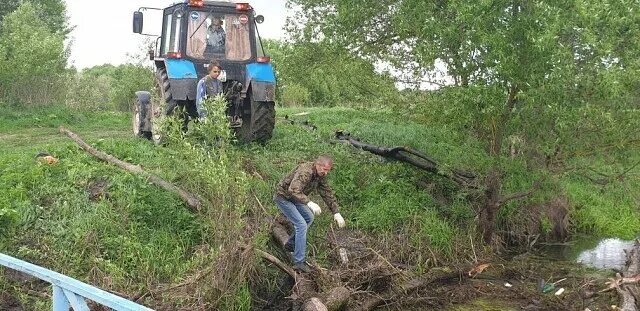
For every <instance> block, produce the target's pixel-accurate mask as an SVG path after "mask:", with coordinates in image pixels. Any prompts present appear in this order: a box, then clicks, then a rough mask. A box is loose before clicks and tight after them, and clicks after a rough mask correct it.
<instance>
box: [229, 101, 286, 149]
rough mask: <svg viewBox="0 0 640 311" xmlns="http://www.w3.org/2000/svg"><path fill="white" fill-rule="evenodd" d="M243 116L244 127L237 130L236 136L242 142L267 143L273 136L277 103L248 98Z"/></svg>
mask: <svg viewBox="0 0 640 311" xmlns="http://www.w3.org/2000/svg"><path fill="white" fill-rule="evenodd" d="M245 105H248V106H249V105H250V107H246V109H244V113H243V115H242V126H241V127H239V128H236V136H237V137H238V139H239V140H240V141H242V142H252V141H256V142H259V143H266V142H267V141H268V140H269V139H270V138H271V136H272V135H273V128H274V127H275V121H276V110H275V103H274V102H272V101H255V100H253V99H252V98H250V97H249V98H247V99H246V101H245Z"/></svg>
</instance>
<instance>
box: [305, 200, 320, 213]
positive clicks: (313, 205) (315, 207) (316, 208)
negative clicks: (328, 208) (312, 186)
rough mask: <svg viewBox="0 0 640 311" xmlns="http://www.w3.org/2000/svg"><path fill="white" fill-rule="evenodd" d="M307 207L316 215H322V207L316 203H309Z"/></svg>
mask: <svg viewBox="0 0 640 311" xmlns="http://www.w3.org/2000/svg"><path fill="white" fill-rule="evenodd" d="M307 206H308V207H309V208H310V209H311V211H312V212H313V213H314V214H316V215H320V212H321V210H320V205H318V204H316V203H314V202H312V201H309V203H307Z"/></svg>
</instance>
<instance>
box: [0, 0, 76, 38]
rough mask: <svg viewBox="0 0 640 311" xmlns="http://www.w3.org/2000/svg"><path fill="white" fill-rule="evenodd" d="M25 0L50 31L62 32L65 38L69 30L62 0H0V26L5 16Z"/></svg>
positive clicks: (65, 9)
mask: <svg viewBox="0 0 640 311" xmlns="http://www.w3.org/2000/svg"><path fill="white" fill-rule="evenodd" d="M25 2H30V3H31V4H32V5H33V6H34V8H35V9H36V12H37V15H38V19H40V20H42V21H44V22H45V24H46V25H47V28H48V29H49V30H50V31H52V32H54V33H57V34H62V35H64V36H65V38H66V36H67V35H68V34H69V33H70V32H71V28H70V27H69V24H68V19H67V8H66V6H65V3H64V1H63V0H28V1H17V0H0V26H1V25H2V23H3V20H4V17H5V16H7V15H8V14H10V13H12V12H13V11H15V10H16V9H17V8H18V7H19V6H20V5H21V4H22V3H25Z"/></svg>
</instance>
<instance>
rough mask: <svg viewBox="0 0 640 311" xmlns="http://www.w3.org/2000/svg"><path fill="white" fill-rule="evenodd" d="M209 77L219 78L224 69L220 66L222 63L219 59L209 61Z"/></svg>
mask: <svg viewBox="0 0 640 311" xmlns="http://www.w3.org/2000/svg"><path fill="white" fill-rule="evenodd" d="M208 70H209V77H211V78H213V79H217V78H218V76H220V71H221V70H222V67H221V66H220V63H219V62H218V61H217V60H212V61H211V62H210V63H209V67H208Z"/></svg>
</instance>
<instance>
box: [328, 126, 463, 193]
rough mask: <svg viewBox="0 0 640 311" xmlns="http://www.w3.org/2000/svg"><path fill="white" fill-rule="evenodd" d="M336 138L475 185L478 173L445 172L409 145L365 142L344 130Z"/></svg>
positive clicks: (455, 170) (457, 181)
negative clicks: (382, 144) (381, 144)
mask: <svg viewBox="0 0 640 311" xmlns="http://www.w3.org/2000/svg"><path fill="white" fill-rule="evenodd" d="M336 139H338V140H339V141H343V142H346V143H349V144H351V145H352V146H354V147H356V148H360V149H362V150H365V151H368V152H371V153H373V154H375V155H379V156H382V157H385V158H392V159H396V160H399V161H402V162H405V163H409V164H411V165H413V166H415V167H417V168H420V169H423V170H425V171H427V172H430V173H433V174H437V175H440V176H443V177H447V178H450V179H452V180H453V181H455V182H456V183H458V184H459V185H461V186H466V187H474V186H473V181H475V179H476V175H475V174H473V173H470V172H465V171H462V170H457V169H453V170H451V171H450V172H444V171H443V170H442V167H441V166H440V165H439V164H438V162H436V161H435V160H434V159H432V158H431V157H429V156H428V155H426V154H424V153H422V152H420V151H418V150H415V149H412V148H408V147H391V148H388V147H380V146H374V145H370V144H366V143H363V142H361V141H359V140H357V139H355V138H353V137H351V135H350V134H349V133H345V132H342V131H337V132H336Z"/></svg>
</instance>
